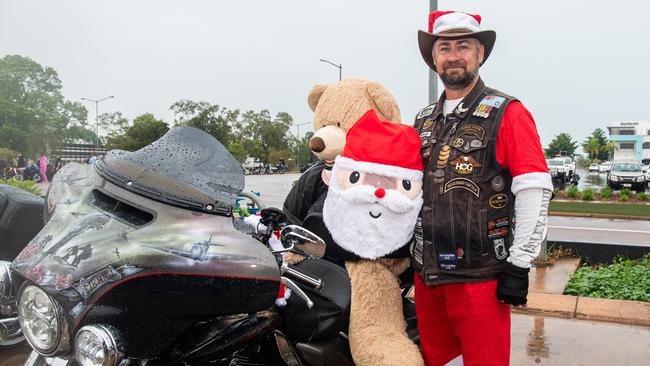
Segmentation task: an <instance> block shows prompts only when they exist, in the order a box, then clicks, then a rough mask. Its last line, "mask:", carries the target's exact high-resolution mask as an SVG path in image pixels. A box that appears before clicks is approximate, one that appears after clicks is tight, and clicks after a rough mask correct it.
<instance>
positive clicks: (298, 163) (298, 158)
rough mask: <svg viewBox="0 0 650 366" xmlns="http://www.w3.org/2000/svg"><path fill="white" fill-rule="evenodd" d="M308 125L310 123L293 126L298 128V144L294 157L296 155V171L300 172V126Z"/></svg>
mask: <svg viewBox="0 0 650 366" xmlns="http://www.w3.org/2000/svg"><path fill="white" fill-rule="evenodd" d="M309 123H311V122H305V123H300V124H297V125H294V126H296V127H298V144H297V146H296V155H297V158H296V167H298V170H300V144H301V141H300V126H304V125H306V124H309Z"/></svg>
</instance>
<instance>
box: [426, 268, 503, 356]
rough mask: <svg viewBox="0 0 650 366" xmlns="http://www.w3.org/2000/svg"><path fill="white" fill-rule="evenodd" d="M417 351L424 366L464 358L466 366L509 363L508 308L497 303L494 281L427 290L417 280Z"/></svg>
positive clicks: (434, 287)
mask: <svg viewBox="0 0 650 366" xmlns="http://www.w3.org/2000/svg"><path fill="white" fill-rule="evenodd" d="M415 309H416V314H417V319H418V328H419V329H420V347H421V350H422V356H423V357H424V361H425V363H426V364H427V365H428V366H433V365H444V364H446V363H447V362H449V361H451V360H452V359H454V358H455V357H456V356H458V355H460V354H462V355H463V362H464V365H465V366H473V365H481V366H493V365H494V366H501V365H509V363H510V307H508V305H506V304H504V303H501V302H499V300H497V281H496V280H492V281H487V282H476V283H454V284H446V285H438V286H431V287H429V286H427V285H425V284H424V282H423V281H422V279H420V276H419V275H418V274H417V273H416V274H415Z"/></svg>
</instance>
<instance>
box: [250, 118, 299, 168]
mask: <svg viewBox="0 0 650 366" xmlns="http://www.w3.org/2000/svg"><path fill="white" fill-rule="evenodd" d="M242 120H243V121H242V128H241V129H242V137H243V138H244V139H245V141H244V146H245V147H246V151H247V152H248V154H249V155H250V156H252V157H254V158H257V159H260V160H262V161H266V162H276V161H277V160H278V156H282V157H281V158H282V159H287V158H289V155H290V151H289V129H290V128H291V124H292V123H293V118H292V117H291V116H290V115H289V114H288V113H286V112H280V113H278V114H277V115H276V116H275V118H273V119H271V114H270V112H269V111H268V110H266V109H263V110H262V111H260V112H259V113H257V112H254V111H247V112H246V113H244V114H243V115H242ZM279 151H286V152H285V153H282V154H280V153H278V152H279Z"/></svg>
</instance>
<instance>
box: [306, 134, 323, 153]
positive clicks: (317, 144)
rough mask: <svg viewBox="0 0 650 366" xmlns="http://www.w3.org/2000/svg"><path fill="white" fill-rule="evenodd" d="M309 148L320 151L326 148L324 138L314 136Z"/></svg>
mask: <svg viewBox="0 0 650 366" xmlns="http://www.w3.org/2000/svg"><path fill="white" fill-rule="evenodd" d="M309 148H310V149H311V150H312V151H313V152H317V153H319V152H321V151H323V150H325V141H323V139H322V138H320V137H312V138H311V139H309Z"/></svg>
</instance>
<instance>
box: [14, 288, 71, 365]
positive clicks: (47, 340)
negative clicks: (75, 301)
mask: <svg viewBox="0 0 650 366" xmlns="http://www.w3.org/2000/svg"><path fill="white" fill-rule="evenodd" d="M18 319H19V321H20V327H21V328H22V330H23V334H24V335H25V338H26V339H27V342H29V344H30V345H31V346H32V347H33V348H34V349H35V350H36V351H37V352H39V353H41V354H44V355H50V354H52V353H53V352H54V351H56V349H57V347H58V345H59V342H60V340H61V336H62V333H63V330H64V324H63V323H64V322H65V320H64V319H62V317H61V311H60V308H59V306H58V305H57V304H56V302H55V301H54V300H53V299H52V298H51V297H50V295H48V294H47V293H46V292H45V291H43V290H41V289H40V288H38V287H37V286H34V285H28V286H27V287H25V288H24V289H23V290H22V292H21V293H20V296H19V299H18Z"/></svg>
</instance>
